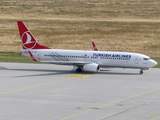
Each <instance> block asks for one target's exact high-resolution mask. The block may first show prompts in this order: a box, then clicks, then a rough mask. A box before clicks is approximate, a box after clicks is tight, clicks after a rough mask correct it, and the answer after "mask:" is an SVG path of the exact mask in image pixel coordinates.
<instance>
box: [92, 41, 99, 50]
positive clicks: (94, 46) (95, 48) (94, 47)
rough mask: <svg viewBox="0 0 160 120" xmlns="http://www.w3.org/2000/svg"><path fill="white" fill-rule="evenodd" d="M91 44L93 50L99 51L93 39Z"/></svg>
mask: <svg viewBox="0 0 160 120" xmlns="http://www.w3.org/2000/svg"><path fill="white" fill-rule="evenodd" d="M92 45H93V49H94V51H99V50H98V48H97V46H96V44H95V43H94V42H93V41H92Z"/></svg>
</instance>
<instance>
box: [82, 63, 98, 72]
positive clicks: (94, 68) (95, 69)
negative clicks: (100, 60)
mask: <svg viewBox="0 0 160 120" xmlns="http://www.w3.org/2000/svg"><path fill="white" fill-rule="evenodd" d="M83 70H84V71H89V72H98V71H99V70H100V67H99V65H98V64H96V63H91V64H85V65H84V66H83Z"/></svg>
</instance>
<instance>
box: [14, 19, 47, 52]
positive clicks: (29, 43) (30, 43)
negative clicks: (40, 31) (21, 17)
mask: <svg viewBox="0 0 160 120" xmlns="http://www.w3.org/2000/svg"><path fill="white" fill-rule="evenodd" d="M17 24H18V29H19V34H20V38H21V42H22V47H23V49H50V48H49V47H46V46H43V45H40V44H39V43H38V42H37V40H36V39H35V38H34V36H33V35H32V33H31V32H30V31H29V29H28V28H27V27H26V26H25V24H24V23H23V22H22V21H17Z"/></svg>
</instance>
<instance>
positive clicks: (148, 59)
mask: <svg viewBox="0 0 160 120" xmlns="http://www.w3.org/2000/svg"><path fill="white" fill-rule="evenodd" d="M150 59H151V58H143V60H150Z"/></svg>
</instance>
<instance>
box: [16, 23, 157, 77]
mask: <svg viewBox="0 0 160 120" xmlns="http://www.w3.org/2000/svg"><path fill="white" fill-rule="evenodd" d="M17 25H18V29H19V34H20V39H21V43H22V48H23V49H22V50H21V52H22V56H28V57H30V58H31V59H32V60H33V61H36V62H46V63H51V64H58V65H73V67H74V69H75V71H76V72H77V73H80V72H82V71H89V72H99V71H100V68H108V67H113V68H134V69H140V72H139V73H140V74H143V70H148V69H149V68H151V67H153V66H155V65H157V62H156V61H154V60H153V59H151V58H150V57H149V56H146V55H143V54H139V53H132V52H114V51H87V50H63V49H51V48H49V47H46V46H44V45H41V44H39V43H38V41H37V40H36V39H35V37H34V36H33V35H32V33H31V32H30V31H29V29H28V28H27V27H26V25H25V24H24V23H23V21H17ZM97 50H98V49H97Z"/></svg>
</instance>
